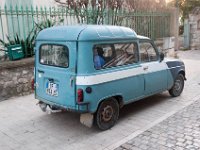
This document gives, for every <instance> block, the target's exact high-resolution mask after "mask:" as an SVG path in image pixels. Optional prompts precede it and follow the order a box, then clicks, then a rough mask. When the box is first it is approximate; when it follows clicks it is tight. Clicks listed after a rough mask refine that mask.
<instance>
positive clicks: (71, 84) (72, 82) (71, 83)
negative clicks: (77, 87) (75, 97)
mask: <svg viewBox="0 0 200 150" xmlns="http://www.w3.org/2000/svg"><path fill="white" fill-rule="evenodd" d="M74 79H75V78H74V77H73V76H71V77H70V86H71V87H73V84H74Z"/></svg>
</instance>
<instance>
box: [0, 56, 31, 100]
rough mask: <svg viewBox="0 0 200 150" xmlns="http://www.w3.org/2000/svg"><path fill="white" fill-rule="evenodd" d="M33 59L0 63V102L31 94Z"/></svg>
mask: <svg viewBox="0 0 200 150" xmlns="http://www.w3.org/2000/svg"><path fill="white" fill-rule="evenodd" d="M33 68H34V59H33V58H28V59H23V60H18V61H9V62H1V63H0V101H1V100H5V99H8V98H11V97H14V96H22V95H28V94H31V93H32V92H33V91H32V89H31V81H32V79H33Z"/></svg>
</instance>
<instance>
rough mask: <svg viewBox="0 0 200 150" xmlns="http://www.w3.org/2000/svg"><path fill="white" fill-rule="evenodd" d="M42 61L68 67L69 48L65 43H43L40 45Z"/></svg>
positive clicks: (46, 63)
mask: <svg viewBox="0 0 200 150" xmlns="http://www.w3.org/2000/svg"><path fill="white" fill-rule="evenodd" d="M40 63H41V64H43V65H48V66H55V67H64V68H67V67H68V66H69V50H68V48H67V47H66V46H63V45H53V44H45V45H42V46H41V47H40Z"/></svg>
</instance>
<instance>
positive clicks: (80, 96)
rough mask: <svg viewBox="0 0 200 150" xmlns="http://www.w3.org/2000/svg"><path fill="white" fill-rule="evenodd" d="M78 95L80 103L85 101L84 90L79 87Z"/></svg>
mask: <svg viewBox="0 0 200 150" xmlns="http://www.w3.org/2000/svg"><path fill="white" fill-rule="evenodd" d="M77 95H78V100H77V101H78V103H81V102H83V90H82V89H78V91H77Z"/></svg>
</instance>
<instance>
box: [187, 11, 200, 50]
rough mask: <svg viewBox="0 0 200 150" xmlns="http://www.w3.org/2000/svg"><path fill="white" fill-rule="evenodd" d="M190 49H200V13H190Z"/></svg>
mask: <svg viewBox="0 0 200 150" xmlns="http://www.w3.org/2000/svg"><path fill="white" fill-rule="evenodd" d="M189 24H190V49H200V14H190V15H189Z"/></svg>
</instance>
